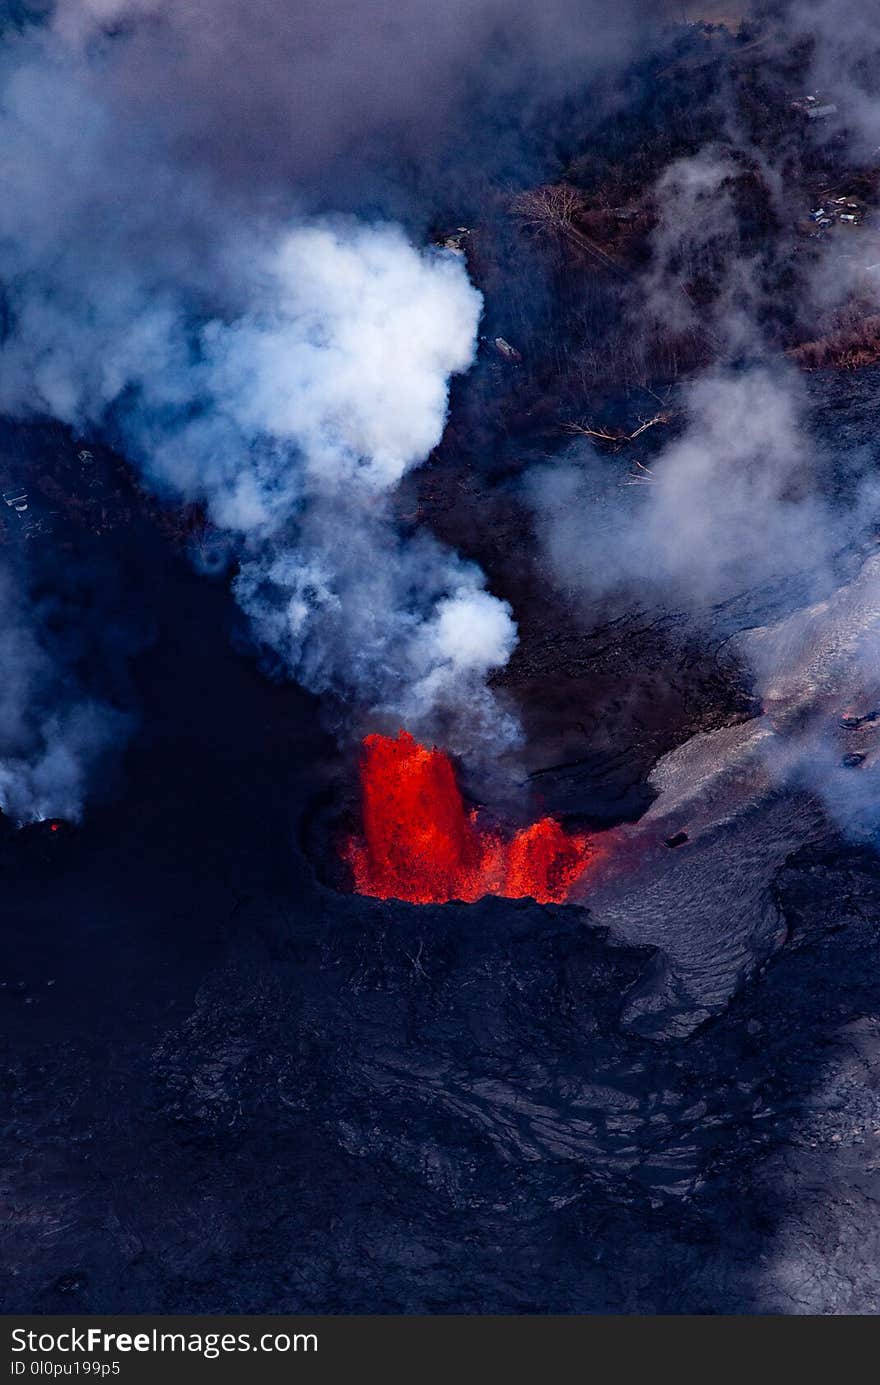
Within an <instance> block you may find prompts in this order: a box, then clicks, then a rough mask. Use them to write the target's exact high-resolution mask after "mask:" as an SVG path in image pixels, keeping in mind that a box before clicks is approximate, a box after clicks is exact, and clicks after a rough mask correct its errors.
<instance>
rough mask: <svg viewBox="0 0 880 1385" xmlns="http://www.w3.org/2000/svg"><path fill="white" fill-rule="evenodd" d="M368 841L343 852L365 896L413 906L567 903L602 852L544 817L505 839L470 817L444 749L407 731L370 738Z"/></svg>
mask: <svg viewBox="0 0 880 1385" xmlns="http://www.w3.org/2000/svg"><path fill="white" fill-rule="evenodd" d="M361 794H362V802H363V834H362V836H359V837H353V838H351V839H350V840H349V841H348V842H347V843H346V846H345V849H344V853H343V854H344V855H345V858H346V859H347V860H348V862H349V864H350V865H351V868H352V871H353V873H354V883H355V889H356V890H357V892H358V893H359V894H365V895H373V896H375V897H376V898H378V899H404V900H408V901H409V902H410V903H412V904H445V903H446V902H447V901H449V900H452V899H457V900H463V901H465V902H468V903H471V902H473V901H474V900H477V899H482V898H483V896H484V895H487V894H494V895H503V896H504V897H505V898H507V899H521V898H526V897H531V898H532V899H536V900H537V901H538V902H539V903H541V904H558V903H561V902H562V901H563V900H565V899H566V898H567V896H568V892H569V890H570V889H571V887H572V885H573V884H574V883H575V881H577V880H579V879H580V877H581V876H582V875H583V873H584V871H585V870H586V869H587V867H588V865H589V864H590V862H591V860H592V859H594V858H595V851H594V849H593V848H592V847H591V846H590V842H589V838H588V837H586V836H584V835H579V834H576V833H568V832H565V831H564V830H563V828H562V827H561V826H560V825H559V823H558V822H556V820H555V819H554V818H550V817H546V818H541V819H540V821H538V822H535V823H532V825H531V826H530V827H524V828H521V829H520V830H519V831H518V832H516V833H515V834H514V835H513V837H511V838H505V837H504V836H502V835H501V834H500V833H498V832H497V831H492V830H489V829H487V828H483V827H481V826H480V825H479V823H478V821H477V818H478V815H477V812H476V810H474V811H471V812H468V811H467V810H466V808H465V805H464V801H463V799H462V796H461V793H460V791H459V788H458V784H457V783H456V780H455V771H454V770H453V767H452V762H451V760H450V759H449V756H448V755H445V754H444V753H443V751H442V750H437V749H436V748H435V749H432V750H429V749H428V748H427V746H424V745H420V744H419V743H418V741H416V740H414V738H413V737H412V736H411V735H410V734H409V732H407V731H400V732H399V733H398V735H397V737H396V738H395V737H393V736H367V737H366V739H365V740H364V743H363V754H362V758H361Z"/></svg>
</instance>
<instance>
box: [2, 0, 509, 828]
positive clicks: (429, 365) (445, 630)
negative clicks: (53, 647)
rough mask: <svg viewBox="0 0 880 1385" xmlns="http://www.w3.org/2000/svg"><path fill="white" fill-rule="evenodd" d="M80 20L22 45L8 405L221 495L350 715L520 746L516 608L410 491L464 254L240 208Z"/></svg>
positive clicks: (234, 533) (251, 565)
mask: <svg viewBox="0 0 880 1385" xmlns="http://www.w3.org/2000/svg"><path fill="white" fill-rule="evenodd" d="M117 8H118V7H117ZM66 13H67V14H68V16H69V14H70V13H71V7H69V6H68V7H66ZM102 17H103V18H109V17H110V10H109V8H108V7H103V8H102ZM82 37H83V35H82V33H78V34H77V39H78V42H77V44H76V45H74V47H72V48H71V47H69V46H68V45H67V43H66V41H64V39H60V38H58V37H57V36H56V35H53V34H51V33H47V32H46V31H45V30H40V31H38V32H37V33H36V34H34V33H26V34H25V35H24V36H23V37H21V38H12V39H10V40H8V41H7V43H6V45H5V49H4V52H3V58H2V68H3V74H2V75H3V79H4V80H3V109H2V117H0V134H2V136H3V140H2V143H3V151H4V152H3V154H0V159H2V160H3V163H4V166H5V171H6V173H7V174H8V190H9V196H7V198H6V199H4V205H3V209H2V210H0V277H2V280H3V283H4V285H5V307H6V322H7V330H6V332H5V334H4V336H3V340H2V343H0V409H2V410H3V411H4V412H6V413H7V414H10V415H15V416H28V415H40V414H47V415H50V416H52V417H54V418H56V419H59V420H61V421H63V422H65V423H67V424H69V425H70V426H71V428H73V429H75V430H76V431H77V432H78V433H80V434H83V433H86V434H87V433H88V432H89V431H97V430H101V431H104V432H105V433H107V434H108V435H109V436H111V437H112V438H113V439H115V440H116V441H117V443H118V444H120V445H121V447H122V449H123V450H124V451H125V453H126V455H127V456H128V457H129V459H130V460H132V461H133V462H135V463H136V464H137V465H138V466H139V467H140V468H141V470H142V471H143V473H144V475H145V476H146V477H147V478H148V479H149V481H150V482H151V484H152V485H153V486H154V487H155V488H156V489H157V490H159V491H160V492H161V493H163V494H165V495H167V496H168V497H169V499H171V500H172V501H174V500H180V499H185V500H190V501H201V502H203V503H205V505H206V506H207V509H208V513H209V516H210V518H211V520H212V521H213V523H214V525H215V526H217V528H218V529H220V530H222V531H223V532H224V533H225V534H226V536H227V538H228V540H229V545H230V547H231V549H232V551H233V553H234V554H235V556H236V557H237V559H238V561H239V575H238V577H237V579H236V581H235V592H236V595H237V598H238V600H239V602H240V604H241V605H242V607H243V609H244V610H245V611H246V613H247V614H248V615H249V616H250V617H251V619H252V622H253V629H254V633H255V636H256V637H257V639H258V640H259V641H260V643H261V644H262V645H263V646H264V647H266V648H268V649H271V650H272V651H273V652H274V656H275V658H276V661H277V665H278V667H279V668H281V669H283V671H284V673H285V674H286V675H288V676H293V677H296V678H297V679H299V680H300V681H301V682H302V683H303V684H304V685H305V686H306V687H308V688H309V689H312V690H314V691H315V692H319V693H326V694H330V695H331V699H332V702H333V705H334V707H335V708H336V713H337V719H338V724H339V725H345V726H346V728H347V730H349V731H357V732H360V731H362V730H363V729H365V728H366V727H369V726H373V727H375V726H377V725H382V726H384V725H388V726H393V727H394V728H395V729H396V726H397V725H399V724H406V725H408V726H409V727H410V729H412V730H413V731H414V732H415V733H416V734H422V735H425V736H435V737H437V738H438V739H439V738H441V737H442V738H443V739H444V742H445V743H446V744H447V745H449V746H450V747H451V748H452V749H454V750H457V751H460V752H462V753H468V754H471V755H476V754H477V753H479V751H480V750H481V749H482V750H486V749H488V747H489V745H491V746H492V748H493V751H494V752H497V751H498V749H499V748H502V747H503V746H505V745H508V744H511V743H512V742H513V741H515V739H516V736H517V734H518V733H517V726H516V722H515V720H514V719H513V718H512V717H511V716H510V715H509V713H508V712H507V711H506V710H505V709H504V708H503V707H502V706H501V705H500V704H499V703H498V701H497V700H496V698H495V696H494V695H493V694H492V692H491V691H490V690H489V689H488V687H487V681H486V680H487V677H488V675H489V674H490V673H491V672H492V670H493V669H494V668H497V667H499V666H501V665H503V664H504V663H505V662H506V660H507V659H508V658H509V656H510V653H511V651H512V649H513V647H514V645H515V643H516V630H515V626H514V623H513V620H512V616H511V612H510V609H509V607H508V606H507V604H506V603H505V602H502V601H500V600H498V599H496V598H495V597H493V596H492V595H490V594H489V592H487V590H486V586H485V580H484V577H483V574H482V573H481V572H480V571H479V570H478V569H477V568H476V567H475V566H474V565H473V564H470V563H466V562H463V561H462V560H460V559H459V558H458V557H457V555H455V554H454V553H452V552H450V551H449V550H447V549H445V548H443V547H442V546H441V545H440V544H439V543H437V542H435V541H433V540H432V539H431V538H429V537H428V536H427V535H420V534H418V533H416V534H414V535H405V534H402V533H400V532H399V528H398V525H397V523H396V522H395V519H394V516H393V514H392V507H391V497H392V495H393V491H394V489H395V487H396V485H397V484H398V482H399V481H400V479H401V477H402V476H403V475H404V474H405V473H406V472H407V471H408V470H409V469H410V468H412V467H413V466H415V465H418V464H419V463H420V462H422V461H423V460H424V459H425V458H426V457H427V456H428V454H429V453H430V452H431V450H432V449H433V448H434V447H435V446H436V444H437V443H438V442H439V441H440V438H441V435H442V433H443V429H444V426H445V421H446V413H447V405H448V388H449V381H450V378H451V377H452V376H453V375H455V374H456V373H459V372H462V371H465V370H467V369H468V367H469V366H470V364H471V362H472V359H473V356H474V352H475V349H476V341H477V327H478V323H479V319H480V314H481V310H482V299H481V296H480V295H479V293H478V292H477V291H476V290H475V289H474V288H473V286H472V285H471V284H470V282H469V280H468V277H467V273H466V269H465V267H464V264H463V262H462V260H461V259H460V258H459V257H457V256H455V255H453V254H451V253H450V252H448V251H440V250H433V249H422V250H419V249H417V248H416V247H415V246H414V245H413V244H412V243H411V242H410V241H409V239H408V238H407V236H406V234H405V233H404V231H403V230H402V229H401V228H400V227H398V226H395V225H393V224H389V223H388V222H382V221H377V222H364V221H357V220H354V219H351V218H344V217H336V218H327V217H323V218H308V217H303V216H300V217H298V218H291V215H290V213H289V211H288V210H285V211H284V213H283V214H279V216H278V217H274V218H273V217H266V216H263V215H254V216H252V217H244V216H242V215H241V214H240V211H238V210H236V211H235V212H233V211H232V210H231V208H230V207H229V206H228V205H226V204H222V203H221V202H218V201H217V199H216V198H215V197H214V195H213V194H212V193H211V192H209V191H208V190H207V189H206V187H205V185H204V184H203V183H200V182H199V180H198V178H195V177H193V176H191V174H190V173H189V172H186V173H185V172H183V171H182V170H181V169H180V168H179V167H178V166H177V165H176V164H175V163H174V162H173V160H171V159H170V158H168V157H165V155H164V154H163V153H162V152H161V151H160V150H159V149H158V148H157V146H156V145H155V144H153V143H152V142H151V140H150V138H149V136H148V135H147V134H146V133H145V132H144V131H143V130H141V129H139V128H138V127H137V126H131V125H129V126H127V127H126V126H123V127H122V128H121V129H120V127H119V126H118V125H117V123H116V122H115V121H114V119H113V112H112V109H111V108H110V107H109V106H108V105H106V104H105V103H104V102H103V101H102V97H101V93H100V90H99V86H98V84H97V82H96V72H97V71H98V70H99V69H100V66H101V63H102V62H103V61H105V55H104V51H103V50H102V49H101V48H100V46H99V48H98V49H97V50H92V49H89V48H88V45H86V49H85V50H83V48H81V47H80V44H79V40H81V39H82ZM47 197H51V198H52V201H53V207H52V214H51V215H49V214H48V209H47ZM342 704H345V705H346V706H347V712H346V713H345V715H342V714H341V713H340V711H339V708H340V706H341V705H342ZM52 763H54V762H50V761H47V763H46V766H45V767H44V769H43V770H42V771H41V773H43V776H44V777H45V776H46V774H47V773H48V769H49V768H51V764H52ZM20 770H21V765H20V762H19V761H18V760H17V759H15V758H14V757H13V758H12V759H10V760H9V761H8V762H7V767H6V771H5V773H4V793H3V796H2V798H0V802H2V803H4V804H11V803H13V801H14V800H16V795H18V796H19V797H20V796H21V793H23V792H24V791H23V790H18V789H16V787H15V785H16V783H17V782H18V780H17V777H16V776H18V778H19V779H20V777H21V775H20ZM31 796H32V797H34V796H35V792H34V794H32V795H31ZM63 797H64V796H63V795H61V798H62V799H63ZM65 801H66V800H65ZM54 811H56V812H60V811H61V808H60V807H56V808H55V809H54Z"/></svg>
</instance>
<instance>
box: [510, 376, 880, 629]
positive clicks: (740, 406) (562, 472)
mask: <svg viewBox="0 0 880 1385" xmlns="http://www.w3.org/2000/svg"><path fill="white" fill-rule="evenodd" d="M680 398H681V410H682V412H683V414H684V425H683V427H681V430H680V432H679V434H678V436H677V437H675V438H674V440H673V441H671V442H669V443H668V444H667V445H666V446H665V447H663V448H661V450H660V452H659V454H658V455H657V456H656V457H655V458H654V459H653V460H652V461H651V463H650V465H649V468H648V470H647V471H643V472H640V473H636V474H635V475H633V474H632V473H631V471H630V469H629V468H627V467H626V465H625V463H623V462H622V461H621V460H620V459H619V458H615V459H614V460H609V459H608V458H607V457H600V456H599V455H598V453H597V452H596V451H595V450H594V449H593V448H592V447H589V446H585V445H584V446H580V447H579V448H578V449H575V450H574V451H573V454H572V456H571V458H570V460H569V461H568V462H567V463H564V464H563V465H562V466H553V467H545V468H541V469H538V470H536V471H535V472H533V473H532V475H531V477H530V481H529V494H530V497H531V500H532V503H533V505H534V507H535V511H536V524H537V532H538V535H539V538H540V541H541V544H542V550H543V553H544V555H545V559H546V562H547V564H548V566H549V570H550V572H551V574H552V576H553V578H554V580H555V582H556V584H557V585H558V586H560V587H562V588H565V589H568V590H570V591H572V592H573V594H574V595H576V596H578V597H580V598H582V599H584V600H586V601H587V602H588V603H589V602H592V601H595V600H596V599H598V598H606V597H609V596H610V595H611V594H612V593H614V592H621V593H626V594H627V595H628V597H629V598H630V599H631V598H632V596H633V594H635V595H636V596H637V597H638V598H639V599H640V600H641V602H642V603H643V604H646V605H649V606H650V605H651V604H653V603H665V604H666V606H667V607H671V608H673V609H683V610H685V611H689V612H691V613H692V614H693V615H694V616H697V615H699V614H700V613H703V615H704V618H705V619H709V618H710V612H711V608H712V607H713V606H715V605H717V604H719V603H721V602H724V601H728V600H730V599H731V598H733V597H736V596H738V595H740V594H741V593H743V592H745V591H747V590H749V589H751V588H757V587H760V586H761V585H762V584H766V583H768V582H773V581H780V580H783V579H786V578H790V577H792V576H793V575H794V574H797V573H804V574H807V575H808V576H809V578H810V580H811V581H812V582H814V583H815V585H816V587H817V588H821V587H822V585H823V584H825V585H827V583H828V581H829V579H830V575H831V571H832V568H833V559H834V555H835V553H836V552H837V550H838V549H839V548H840V547H841V546H842V544H844V543H845V542H846V540H847V538H848V536H849V535H850V533H851V532H853V531H854V530H855V529H856V528H857V526H858V524H859V523H860V522H861V520H862V518H863V512H864V507H865V506H867V505H868V504H869V503H870V499H871V495H872V491H871V487H870V486H869V485H866V487H865V489H864V492H863V493H862V494H861V495H860V496H859V497H858V499H857V501H856V502H854V504H853V505H850V506H849V507H847V509H846V510H845V511H844V512H840V511H839V509H838V508H836V507H835V506H833V505H832V504H831V503H830V501H828V500H826V499H823V497H822V496H821V493H820V491H821V475H822V464H823V460H824V459H823V458H821V457H820V456H817V454H816V447H815V444H814V443H813V442H812V441H811V440H810V438H809V436H808V434H807V432H806V430H805V428H804V419H803V411H804V400H803V387H802V385H801V382H800V381H799V379H798V378H797V376H796V375H795V373H794V371H792V370H788V369H784V368H782V367H780V366H770V365H755V366H752V367H750V368H740V369H734V368H726V369H724V368H722V369H718V370H715V371H711V372H709V373H707V374H705V375H703V376H700V377H698V378H697V379H696V380H694V381H693V382H692V383H691V384H689V385H688V386H687V387H686V388H685V389H684V391H683V393H682V395H681V397H680ZM630 483H632V484H630Z"/></svg>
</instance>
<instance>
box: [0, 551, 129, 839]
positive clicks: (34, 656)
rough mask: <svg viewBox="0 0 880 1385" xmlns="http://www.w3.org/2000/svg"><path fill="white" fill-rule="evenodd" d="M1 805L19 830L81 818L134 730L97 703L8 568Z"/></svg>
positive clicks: (3, 589)
mask: <svg viewBox="0 0 880 1385" xmlns="http://www.w3.org/2000/svg"><path fill="white" fill-rule="evenodd" d="M0 667H2V670H3V678H2V681H0V805H2V808H3V811H4V813H6V814H7V815H8V816H9V817H11V818H12V819H13V820H15V821H18V822H32V821H39V820H42V819H45V818H49V817H61V818H66V819H69V820H73V819H76V818H78V817H79V816H80V813H81V811H82V807H83V801H84V798H85V795H86V793H87V790H88V785H89V780H90V777H91V775H92V774H93V772H94V771H95V769H96V767H97V766H98V765H99V764H100V762H101V760H102V759H103V757H104V756H105V754H106V752H107V751H108V749H109V748H110V747H111V746H113V745H115V744H117V743H118V742H119V741H121V740H122V739H123V738H124V737H125V735H126V734H127V732H128V730H129V728H130V722H129V718H128V717H127V716H126V715H125V714H124V713H122V712H120V711H119V710H117V709H116V708H114V707H111V706H109V705H108V704H106V703H104V702H102V701H100V700H99V699H97V698H94V697H92V696H90V695H89V694H88V693H87V692H86V691H85V690H84V689H83V688H81V687H80V686H79V684H78V681H77V679H76V676H75V673H74V672H73V671H72V669H71V668H70V667H69V665H68V664H67V661H66V660H65V659H64V657H63V654H62V652H61V651H60V650H59V648H58V647H57V640H55V641H53V638H52V636H51V634H50V633H49V630H48V626H47V622H46V620H45V618H44V614H43V613H42V612H41V610H40V609H39V606H38V605H35V604H34V601H33V599H32V597H31V594H30V592H29V591H28V589H27V586H26V584H25V582H24V579H23V578H22V576H21V574H20V573H19V572H17V571H16V570H15V569H14V568H13V567H12V565H11V564H10V563H8V562H4V564H3V565H2V566H0Z"/></svg>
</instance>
